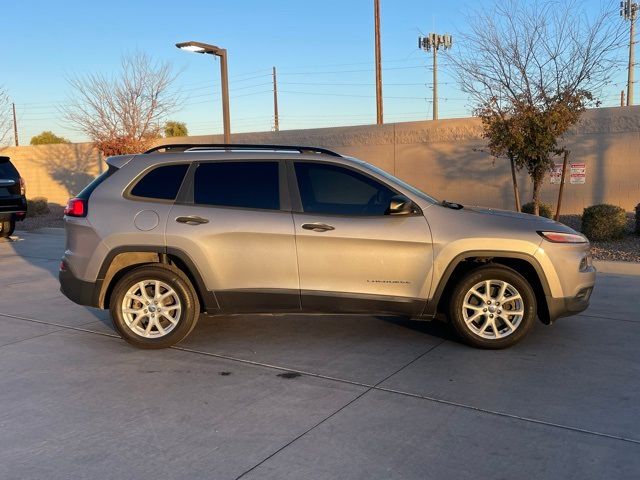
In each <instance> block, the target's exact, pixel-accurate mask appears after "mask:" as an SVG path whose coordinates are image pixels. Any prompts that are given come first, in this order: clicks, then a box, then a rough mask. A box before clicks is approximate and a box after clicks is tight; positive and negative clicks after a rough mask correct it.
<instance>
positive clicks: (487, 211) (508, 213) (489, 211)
mask: <svg viewBox="0 0 640 480" xmlns="http://www.w3.org/2000/svg"><path fill="white" fill-rule="evenodd" d="M464 208H465V210H468V211H471V212H475V213H480V214H484V215H496V216H499V217H507V218H517V219H520V220H529V221H539V222H544V223H548V224H553V223H558V222H556V221H554V220H551V219H550V218H546V217H539V216H537V215H530V214H528V213H520V212H514V211H512V210H500V209H498V208H488V207H480V206H477V205H470V206H467V205H465V207H464Z"/></svg>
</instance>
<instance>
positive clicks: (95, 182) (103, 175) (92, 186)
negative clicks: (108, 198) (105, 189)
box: [77, 165, 118, 200]
mask: <svg viewBox="0 0 640 480" xmlns="http://www.w3.org/2000/svg"><path fill="white" fill-rule="evenodd" d="M116 170H118V169H117V168H116V167H113V166H111V165H109V168H108V169H107V170H106V171H104V172H102V173H101V174H100V175H98V176H97V177H96V178H94V179H93V181H92V182H91V183H90V184H89V185H87V186H86V187H84V188H83V189H82V191H81V192H80V193H79V194H78V195H77V198H82V199H83V200H89V197H90V196H91V194H92V193H93V191H94V190H95V189H96V188H97V187H98V185H100V184H101V183H102V182H104V181H105V180H106V179H107V178H109V177H110V176H111V175H112V174H113V173H114V172H115V171H116Z"/></svg>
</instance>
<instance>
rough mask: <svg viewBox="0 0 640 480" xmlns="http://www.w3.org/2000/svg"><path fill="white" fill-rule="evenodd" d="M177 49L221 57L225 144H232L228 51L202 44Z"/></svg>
mask: <svg viewBox="0 0 640 480" xmlns="http://www.w3.org/2000/svg"><path fill="white" fill-rule="evenodd" d="M176 47H178V48H179V49H180V50H186V51H187V52H194V53H205V54H207V53H208V54H209V55H215V56H217V57H220V76H221V84H222V123H223V125H224V143H231V120H230V119H229V77H228V73H227V50H226V49H224V48H220V47H216V46H215V45H209V44H207V43H201V42H183V43H176Z"/></svg>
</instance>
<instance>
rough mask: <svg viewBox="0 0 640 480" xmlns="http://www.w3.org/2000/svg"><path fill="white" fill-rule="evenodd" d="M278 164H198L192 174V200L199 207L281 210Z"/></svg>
mask: <svg viewBox="0 0 640 480" xmlns="http://www.w3.org/2000/svg"><path fill="white" fill-rule="evenodd" d="M278 172H279V164H278V162H275V161H274V162H248V161H247V162H218V163H201V164H200V165H198V168H197V170H196V172H195V178H194V185H193V200H194V202H195V203H196V204H199V205H217V206H222V207H238V208H260V209H268V210H278V209H279V208H280V188H279V174H278Z"/></svg>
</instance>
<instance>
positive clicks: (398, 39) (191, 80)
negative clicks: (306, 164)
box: [0, 0, 626, 144]
mask: <svg viewBox="0 0 640 480" xmlns="http://www.w3.org/2000/svg"><path fill="white" fill-rule="evenodd" d="M480 3H482V2H480ZM478 4H479V2H478V1H450V2H435V1H424V0H422V1H418V0H381V14H382V55H383V68H384V71H383V81H384V97H385V101H384V108H385V121H386V122H396V121H411V120H422V119H429V118H430V115H431V103H430V99H431V90H430V84H431V70H430V69H429V66H430V64H431V57H430V56H427V54H426V53H424V52H422V51H420V50H418V49H417V37H418V35H419V34H420V33H421V32H422V33H428V32H430V31H434V30H435V31H436V32H438V33H453V34H454V42H455V33H456V32H457V31H463V30H464V24H465V21H466V17H467V15H468V12H469V9H473V8H476V7H477V5H478ZM372 5H373V0H342V1H337V0H323V1H320V2H311V1H294V0H271V1H268V2H267V1H257V0H236V1H214V0H208V1H192V0H183V1H182V2H178V1H175V0H174V1H171V2H165V1H147V0H129V1H124V0H110V1H90V0H85V1H76V0H71V1H60V2H51V1H41V0H35V1H34V0H31V1H29V0H26V1H22V2H8V3H7V4H5V5H3V20H4V21H3V26H2V29H0V37H1V38H0V40H1V41H0V61H1V63H0V65H1V66H2V67H1V69H0V85H2V86H4V88H5V89H6V90H7V92H8V93H9V95H10V96H11V97H12V99H13V100H14V101H15V103H16V108H17V111H18V120H19V135H20V137H21V143H23V144H25V143H28V141H29V139H30V138H31V136H33V135H35V134H37V133H39V132H41V131H42V130H53V131H54V132H56V133H58V134H62V135H64V136H66V137H68V138H70V139H72V140H83V139H84V137H83V135H82V134H81V133H78V132H75V131H73V130H72V129H71V128H70V126H69V125H65V124H64V122H63V121H62V120H61V118H60V114H59V111H58V108H59V105H60V104H61V103H64V102H65V101H66V99H67V98H68V96H69V92H70V87H69V86H68V83H67V78H68V77H70V76H75V75H81V74H85V73H90V72H102V73H106V74H110V73H112V72H115V71H117V69H118V67H119V61H120V57H121V56H122V55H123V54H127V53H131V52H135V51H142V52H146V53H148V54H149V55H151V56H153V57H154V58H156V59H159V60H166V61H169V62H171V63H172V65H173V66H174V68H175V69H176V70H177V71H179V72H180V76H179V79H178V80H177V82H176V86H175V87H176V89H177V90H180V91H182V92H183V94H184V96H185V101H184V104H183V105H182V107H181V109H180V110H179V111H177V112H176V113H175V114H173V115H172V116H171V118H172V119H175V120H180V121H184V122H186V123H187V125H188V127H189V131H190V133H192V134H210V133H220V132H221V131H222V118H221V106H220V95H219V65H218V63H217V62H215V61H214V60H213V58H212V57H210V56H203V55H196V54H190V53H187V52H183V51H179V50H178V49H176V48H175V47H174V44H175V43H176V42H180V41H186V40H199V41H203V42H207V43H213V44H217V45H220V46H222V47H225V48H227V49H228V51H229V56H230V58H229V62H230V63H229V75H230V90H231V123H232V130H233V131H264V130H269V129H271V127H272V124H273V112H272V110H273V103H272V102H273V100H272V98H273V97H272V93H271V83H270V82H271V76H270V75H271V67H272V66H274V65H275V66H276V67H277V69H278V87H279V91H280V95H279V107H280V126H281V129H291V128H311V127H323V126H335V125H349V124H352V125H357V124H367V123H373V122H375V87H374V72H373V7H372ZM580 5H581V6H582V7H583V8H585V9H587V10H588V11H595V10H596V9H597V8H598V7H599V5H600V2H599V1H597V0H587V1H584V2H582V3H581V4H580ZM625 55H626V53H625V50H624V49H622V50H621V52H620V56H621V58H624V57H625ZM625 79H626V75H625V72H624V71H621V72H620V76H619V79H616V81H617V82H619V84H616V85H613V86H612V88H611V92H607V96H606V98H605V104H608V105H614V104H616V98H617V95H619V92H620V90H621V89H622V88H624V80H625ZM439 80H440V97H441V100H440V117H441V118H450V117H462V116H468V114H469V106H468V104H467V102H466V100H465V99H464V96H463V94H462V93H460V92H459V91H458V89H457V87H456V85H455V82H454V81H453V78H452V76H451V71H450V69H449V66H448V64H447V62H446V61H444V60H443V61H441V62H440V70H439Z"/></svg>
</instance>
